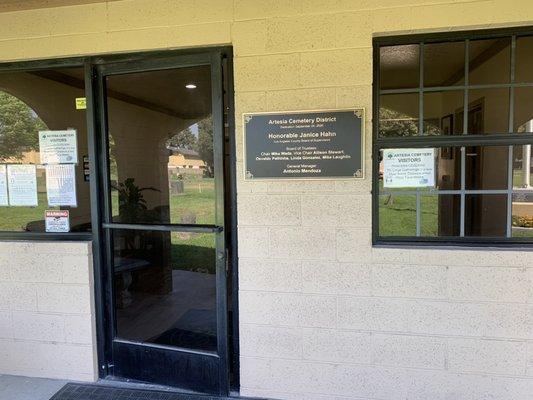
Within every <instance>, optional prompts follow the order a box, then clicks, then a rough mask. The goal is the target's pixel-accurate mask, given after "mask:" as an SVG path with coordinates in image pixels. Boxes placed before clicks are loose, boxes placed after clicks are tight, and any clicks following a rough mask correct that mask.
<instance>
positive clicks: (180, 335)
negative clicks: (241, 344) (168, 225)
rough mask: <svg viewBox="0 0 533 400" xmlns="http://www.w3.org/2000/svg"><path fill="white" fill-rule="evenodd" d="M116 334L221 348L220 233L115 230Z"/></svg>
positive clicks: (146, 340) (198, 347)
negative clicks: (218, 303) (218, 294)
mask: <svg viewBox="0 0 533 400" xmlns="http://www.w3.org/2000/svg"><path fill="white" fill-rule="evenodd" d="M112 239H113V240H112V241H113V249H114V258H113V267H114V269H113V272H114V290H115V312H116V327H117V337H118V338H120V339H125V340H130V341H134V342H144V343H152V344H158V345H166V346H178V347H185V348H190V349H196V350H203V351H216V348H217V335H216V329H217V323H216V282H215V277H216V271H215V268H216V260H215V234H210V233H209V234H206V233H178V232H161V231H146V230H113V231H112Z"/></svg>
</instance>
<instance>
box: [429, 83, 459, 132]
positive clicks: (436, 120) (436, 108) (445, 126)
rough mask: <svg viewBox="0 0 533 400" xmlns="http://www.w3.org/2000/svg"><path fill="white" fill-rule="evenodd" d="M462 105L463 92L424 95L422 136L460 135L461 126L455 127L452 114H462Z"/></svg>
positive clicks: (454, 91) (453, 91)
mask: <svg viewBox="0 0 533 400" xmlns="http://www.w3.org/2000/svg"><path fill="white" fill-rule="evenodd" d="M463 104H464V91H463V90H452V91H443V92H427V93H424V135H453V134H457V133H462V131H463V126H462V124H458V125H457V126H455V123H456V122H457V121H455V118H454V114H455V113H457V112H462V110H463ZM459 122H460V121H459Z"/></svg>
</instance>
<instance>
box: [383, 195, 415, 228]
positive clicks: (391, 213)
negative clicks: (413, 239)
mask: <svg viewBox="0 0 533 400" xmlns="http://www.w3.org/2000/svg"><path fill="white" fill-rule="evenodd" d="M379 234H380V236H415V235H416V196H414V195H397V194H390V195H383V196H379Z"/></svg>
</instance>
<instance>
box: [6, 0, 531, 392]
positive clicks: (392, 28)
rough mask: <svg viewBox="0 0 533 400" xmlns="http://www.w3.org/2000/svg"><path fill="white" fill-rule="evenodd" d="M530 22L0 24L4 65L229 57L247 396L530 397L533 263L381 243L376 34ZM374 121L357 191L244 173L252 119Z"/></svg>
mask: <svg viewBox="0 0 533 400" xmlns="http://www.w3.org/2000/svg"><path fill="white" fill-rule="evenodd" d="M520 25H533V2H531V1H529V0H522V1H520V0H261V1H260V0H196V1H193V0H122V1H113V2H101V3H96V4H90V5H80V6H72V7H60V8H46V9H39V10H28V11H20V12H11V13H1V14H0V59H1V60H20V59H35V58H49V57H61V56H72V55H80V54H95V53H112V52H126V51H137V50H149V49H167V48H188V47H195V46H212V45H227V44H231V45H232V46H233V48H234V53H235V60H234V61H235V100H236V104H235V105H236V110H235V118H236V122H237V132H236V134H237V143H238V154H237V170H238V172H239V181H238V199H237V201H238V211H239V235H240V236H239V257H240V265H239V268H240V307H241V311H240V317H241V327H240V340H241V384H242V387H241V393H242V394H243V395H249V396H266V397H273V398H279V399H291V400H292V399H297V400H300V399H306V400H309V399H311V400H312V399H339V400H340V399H360V400H361V399H365V400H370V399H372V400H385V399H386V400H399V399H415V400H417V399H420V400H422V399H423V400H426V399H437V400H438V399H454V400H466V399H468V400H473V399H476V400H478V399H491V400H510V399H513V400H514V399H518V400H526V399H530V398H531V394H532V393H533V322H532V318H533V297H532V296H533V294H532V293H533V289H532V286H533V284H532V279H533V278H532V276H533V272H532V269H533V253H532V252H531V251H530V249H527V248H525V249H520V250H513V251H507V250H502V249H462V248H450V249H442V248H438V249H435V248H433V249H432V248H404V249H399V248H373V247H372V246H371V235H370V232H371V194H370V188H371V159H370V156H371V154H370V148H371V128H372V115H371V106H372V47H371V46H372V36H373V35H376V34H391V33H393V32H402V33H414V32H417V33H419V32H426V31H448V30H463V29H475V28H491V27H500V26H520ZM336 107H342V108H346V107H365V108H366V111H367V124H366V178H365V179H364V180H362V181H356V182H350V181H343V180H329V181H299V182H298V181H283V182H281V181H262V182H245V181H244V180H243V179H242V177H243V173H242V158H243V157H242V113H243V112H257V111H282V110H298V109H322V108H336Z"/></svg>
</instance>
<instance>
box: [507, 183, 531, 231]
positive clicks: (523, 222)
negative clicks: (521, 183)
mask: <svg viewBox="0 0 533 400" xmlns="http://www.w3.org/2000/svg"><path fill="white" fill-rule="evenodd" d="M512 210H513V225H512V236H513V237H528V238H533V192H531V191H530V192H525V191H524V192H522V193H516V194H513V209H512Z"/></svg>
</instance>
